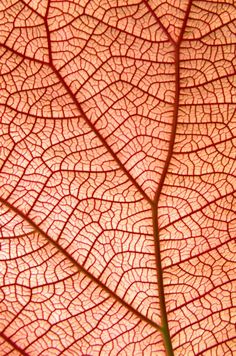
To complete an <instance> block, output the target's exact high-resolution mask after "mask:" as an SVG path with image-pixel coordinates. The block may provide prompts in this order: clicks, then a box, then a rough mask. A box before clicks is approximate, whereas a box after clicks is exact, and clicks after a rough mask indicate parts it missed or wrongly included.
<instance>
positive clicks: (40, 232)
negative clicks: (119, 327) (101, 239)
mask: <svg viewBox="0 0 236 356" xmlns="http://www.w3.org/2000/svg"><path fill="white" fill-rule="evenodd" d="M0 202H1V203H2V204H4V205H5V206H6V207H8V208H9V209H10V210H12V211H13V212H14V213H16V214H17V215H18V216H20V217H21V218H22V219H23V220H25V221H26V222H27V223H28V224H29V225H30V226H31V227H32V228H33V229H34V230H35V231H36V232H38V233H39V234H40V235H41V236H43V237H44V238H45V239H47V241H48V242H50V244H51V245H53V246H54V247H55V248H56V249H57V250H58V251H59V252H61V253H62V254H63V255H64V256H65V257H66V258H67V259H68V260H69V261H70V262H71V263H72V264H73V265H74V266H75V267H76V268H77V269H78V271H79V272H82V273H83V274H85V275H86V276H87V277H88V278H89V279H90V280H92V281H93V282H95V283H96V284H97V285H98V286H100V287H101V288H102V289H103V290H104V291H106V292H107V293H108V294H109V295H110V296H111V297H113V298H114V299H115V300H116V301H117V302H118V303H120V304H121V305H123V306H124V307H125V308H127V309H128V310H129V311H130V312H132V313H133V314H135V315H136V316H137V317H138V318H139V319H141V320H143V321H145V322H146V323H148V324H149V325H151V326H153V327H154V328H156V329H157V330H161V327H160V325H158V324H157V323H155V322H154V321H153V320H151V319H149V318H148V317H146V316H145V315H143V314H141V313H140V312H139V311H138V310H136V309H135V308H133V307H132V306H131V305H129V304H128V303H127V302H126V301H124V300H123V299H122V298H121V297H119V296H118V295H117V294H116V293H114V292H113V291H112V290H111V289H110V288H108V287H107V286H106V285H105V284H104V283H103V282H101V281H100V280H99V279H97V278H96V277H94V276H93V275H92V273H90V272H89V271H87V270H86V269H85V268H84V267H83V266H82V265H80V264H79V263H78V262H77V261H76V260H75V259H74V258H73V257H72V256H71V255H70V254H69V253H68V252H67V251H66V250H65V249H63V248H62V247H61V246H60V245H59V244H58V242H57V241H54V240H53V239H52V238H51V237H50V236H49V235H48V234H47V233H46V232H44V231H43V230H42V229H41V228H40V227H38V225H37V224H36V223H35V222H34V221H33V220H32V219H31V218H30V217H29V216H27V215H25V214H24V213H23V212H22V211H20V210H19V209H18V208H16V207H15V206H13V205H12V204H11V203H9V202H8V201H6V200H5V199H3V198H1V197H0Z"/></svg>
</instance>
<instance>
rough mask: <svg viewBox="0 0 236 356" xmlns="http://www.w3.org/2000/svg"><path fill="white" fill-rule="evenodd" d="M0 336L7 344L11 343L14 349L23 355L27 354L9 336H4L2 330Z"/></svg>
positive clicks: (26, 355) (27, 355)
mask: <svg viewBox="0 0 236 356" xmlns="http://www.w3.org/2000/svg"><path fill="white" fill-rule="evenodd" d="M0 336H1V337H2V338H3V340H5V341H6V342H7V343H8V344H9V345H11V346H12V347H13V348H14V349H15V350H17V351H19V352H20V353H21V355H23V356H29V354H28V353H27V352H25V351H24V350H23V349H22V348H21V347H20V346H18V345H17V344H16V343H15V342H14V341H13V340H11V338H10V337H8V336H6V335H5V334H4V333H3V332H0Z"/></svg>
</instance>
